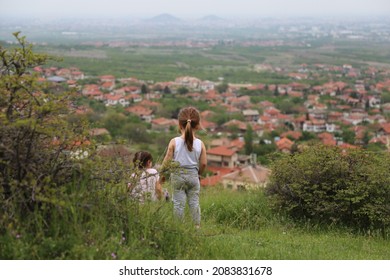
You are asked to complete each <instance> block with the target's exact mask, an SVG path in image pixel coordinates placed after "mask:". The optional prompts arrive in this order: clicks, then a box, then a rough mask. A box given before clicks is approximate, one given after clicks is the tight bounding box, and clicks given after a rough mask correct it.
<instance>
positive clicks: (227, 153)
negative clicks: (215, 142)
mask: <svg viewBox="0 0 390 280" xmlns="http://www.w3.org/2000/svg"><path fill="white" fill-rule="evenodd" d="M237 160H238V155H237V151H236V150H235V149H232V148H230V147H227V146H219V147H215V148H211V149H209V150H208V151H207V162H208V165H209V166H219V167H230V168H233V167H235V165H236V163H237Z"/></svg>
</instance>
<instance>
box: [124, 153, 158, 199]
mask: <svg viewBox="0 0 390 280" xmlns="http://www.w3.org/2000/svg"><path fill="white" fill-rule="evenodd" d="M152 160H153V158H152V155H151V154H150V153H149V152H145V151H139V152H137V153H135V155H134V159H133V163H134V167H135V172H134V173H133V174H132V175H131V181H132V182H131V183H129V184H128V187H129V189H130V193H131V196H132V197H133V198H135V199H137V200H139V201H140V202H141V203H143V202H145V201H156V200H157V199H161V196H162V188H161V184H160V182H159V179H160V177H159V174H158V172H157V170H156V169H154V168H152Z"/></svg>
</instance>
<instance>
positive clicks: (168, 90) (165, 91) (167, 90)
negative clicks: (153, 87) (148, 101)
mask: <svg viewBox="0 0 390 280" xmlns="http://www.w3.org/2000/svg"><path fill="white" fill-rule="evenodd" d="M164 93H165V94H171V93H172V92H171V89H170V88H169V87H168V86H165V88H164Z"/></svg>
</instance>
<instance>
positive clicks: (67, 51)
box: [37, 41, 390, 84]
mask: <svg viewBox="0 0 390 280" xmlns="http://www.w3.org/2000/svg"><path fill="white" fill-rule="evenodd" d="M389 49H390V48H389V45H388V43H381V44H378V43H370V42H358V43H356V44H351V42H349V43H348V42H343V41H340V42H333V41H329V42H328V41H326V42H321V43H318V44H317V45H316V44H313V46H312V47H287V46H282V47H260V46H259V47H242V46H215V47H212V48H207V49H201V48H185V47H127V48H109V47H101V48H95V47H87V46H77V45H75V46H68V45H62V46H47V47H39V48H37V50H38V51H40V52H45V53H49V54H52V55H56V56H60V57H62V58H63V61H62V62H53V63H52V65H53V66H60V67H70V66H76V67H79V68H80V69H81V70H82V71H84V72H85V73H86V75H88V76H98V75H104V74H111V75H115V76H117V77H118V78H121V77H136V78H138V79H142V80H147V81H150V80H152V81H155V82H156V81H171V80H174V79H175V78H176V77H178V76H186V75H189V76H195V77H198V78H200V79H202V80H212V81H217V80H218V78H219V77H224V79H225V81H227V82H231V83H246V82H249V83H268V84H270V83H285V82H288V81H289V79H288V78H287V77H286V76H285V74H278V73H273V72H269V71H268V72H260V73H257V72H255V71H254V65H256V64H262V63H264V64H269V65H272V66H274V67H280V68H283V69H285V70H286V71H291V72H293V71H296V70H297V69H298V68H299V67H300V65H301V64H303V63H305V64H308V65H313V64H317V63H318V64H327V65H336V66H342V65H343V64H351V65H353V66H355V67H367V66H368V65H371V66H377V67H390V51H389Z"/></svg>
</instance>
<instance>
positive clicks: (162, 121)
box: [150, 118, 178, 132]
mask: <svg viewBox="0 0 390 280" xmlns="http://www.w3.org/2000/svg"><path fill="white" fill-rule="evenodd" d="M150 123H151V124H152V130H157V131H165V132H168V131H169V130H170V129H171V127H176V126H178V124H177V120H176V119H167V118H157V119H153V120H152V121H151V122H150Z"/></svg>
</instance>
